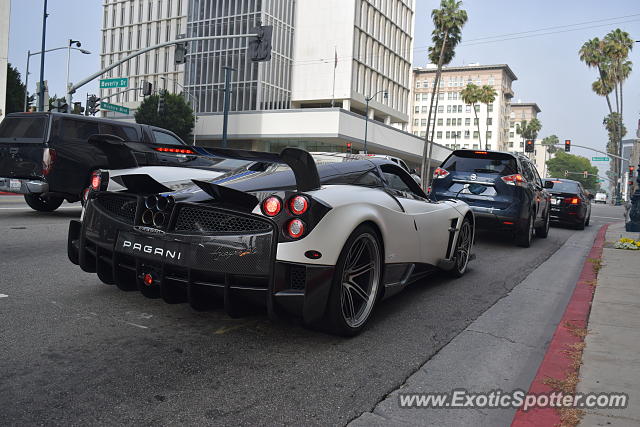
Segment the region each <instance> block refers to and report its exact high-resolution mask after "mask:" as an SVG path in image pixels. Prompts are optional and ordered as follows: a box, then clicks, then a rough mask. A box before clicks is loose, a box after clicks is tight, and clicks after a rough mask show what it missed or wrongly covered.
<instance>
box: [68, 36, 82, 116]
mask: <svg viewBox="0 0 640 427" xmlns="http://www.w3.org/2000/svg"><path fill="white" fill-rule="evenodd" d="M74 44H75V45H76V47H77V48H80V46H82V43H80V41H78V40H72V39H69V43H67V85H66V86H65V91H66V92H69V67H70V65H71V45H74ZM66 98H67V108H68V109H69V108H71V94H70V93H67V96H66ZM67 111H69V110H67Z"/></svg>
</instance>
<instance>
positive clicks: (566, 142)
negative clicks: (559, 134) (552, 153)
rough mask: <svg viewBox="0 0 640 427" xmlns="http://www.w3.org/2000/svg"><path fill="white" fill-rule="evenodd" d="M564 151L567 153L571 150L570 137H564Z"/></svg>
mask: <svg viewBox="0 0 640 427" xmlns="http://www.w3.org/2000/svg"><path fill="white" fill-rule="evenodd" d="M564 151H566V152H567V153H568V152H569V151H571V140H570V139H565V140H564Z"/></svg>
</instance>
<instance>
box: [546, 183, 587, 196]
mask: <svg viewBox="0 0 640 427" xmlns="http://www.w3.org/2000/svg"><path fill="white" fill-rule="evenodd" d="M547 181H551V182H553V188H550V189H549V191H550V192H552V193H574V194H578V192H579V191H580V187H579V186H578V183H577V182H570V181H560V180H547Z"/></svg>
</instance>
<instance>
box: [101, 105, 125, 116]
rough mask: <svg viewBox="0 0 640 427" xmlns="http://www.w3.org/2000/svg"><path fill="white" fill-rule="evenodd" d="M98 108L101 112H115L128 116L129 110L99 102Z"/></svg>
mask: <svg viewBox="0 0 640 427" xmlns="http://www.w3.org/2000/svg"><path fill="white" fill-rule="evenodd" d="M100 108H102V109H103V110H109V111H115V112H116V113H122V114H129V109H128V108H127V107H123V106H122V105H115V104H109V103H108V102H101V103H100Z"/></svg>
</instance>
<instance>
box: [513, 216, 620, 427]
mask: <svg viewBox="0 0 640 427" xmlns="http://www.w3.org/2000/svg"><path fill="white" fill-rule="evenodd" d="M608 227H609V224H605V225H603V226H602V227H601V228H600V230H599V231H598V234H597V235H596V238H595V240H594V242H593V246H592V247H591V251H589V255H588V256H587V260H586V261H585V263H584V265H583V267H582V272H581V273H580V277H579V279H578V283H576V287H575V288H574V290H573V294H572V295H571V299H570V300H569V303H568V304H567V308H566V309H565V311H564V314H563V315H562V319H561V320H560V323H558V326H557V327H556V331H555V332H554V334H553V338H552V339H551V343H549V347H548V348H547V352H546V353H545V355H544V359H543V360H542V363H541V364H540V367H538V372H537V373H536V377H535V378H534V379H533V381H532V382H531V385H530V386H529V394H540V393H545V394H549V393H552V392H553V391H554V390H553V389H552V388H551V387H549V386H548V385H546V384H544V380H545V378H557V379H564V378H565V377H566V375H567V372H569V371H570V370H571V365H572V362H571V359H569V357H568V356H567V354H566V353H565V351H566V350H567V348H568V346H570V345H571V344H575V343H578V342H581V341H582V339H581V338H578V337H576V336H575V335H573V334H572V333H571V332H570V331H569V330H568V329H567V327H566V326H565V325H566V324H567V323H570V324H571V325H573V326H574V327H578V328H586V326H587V321H588V320H589V313H590V312H591V300H592V299H593V293H594V291H595V287H594V286H592V283H594V281H595V280H596V277H597V273H596V271H594V268H593V263H592V262H590V261H589V259H592V258H595V259H600V258H602V247H603V245H604V239H605V234H606V232H607V228H608ZM559 424H560V414H559V413H558V411H556V410H555V409H554V408H534V409H530V410H528V411H527V412H524V411H523V410H521V409H518V411H517V412H516V414H515V416H514V417H513V421H512V422H511V425H512V426H518V427H519V426H536V427H540V426H542V427H544V426H549V427H552V426H557V425H559Z"/></svg>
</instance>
